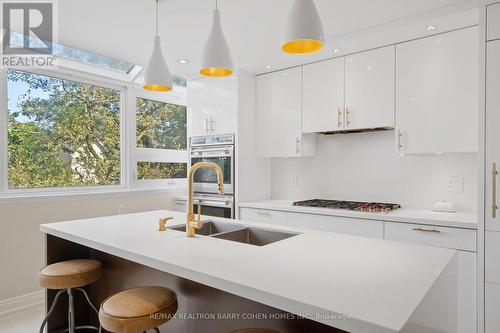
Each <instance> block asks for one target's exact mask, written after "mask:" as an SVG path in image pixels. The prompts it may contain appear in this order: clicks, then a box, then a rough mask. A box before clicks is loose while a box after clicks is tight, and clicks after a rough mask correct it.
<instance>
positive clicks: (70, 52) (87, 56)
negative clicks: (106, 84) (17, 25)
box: [10, 32, 135, 74]
mask: <svg viewBox="0 0 500 333" xmlns="http://www.w3.org/2000/svg"><path fill="white" fill-rule="evenodd" d="M10 36H11V37H10V43H11V44H13V45H18V46H22V45H23V38H29V40H30V44H31V45H40V46H43V45H44V43H43V41H41V40H40V39H38V38H34V37H31V36H25V35H23V34H21V33H18V32H13V33H11V35H10ZM52 48H53V51H52V52H53V53H54V55H56V56H58V57H61V58H64V59H67V60H71V61H76V62H80V63H85V64H88V65H93V66H98V67H100V68H103V69H106V70H112V71H117V72H120V73H123V74H128V73H130V71H132V69H133V68H134V67H135V65H134V64H131V63H128V62H125V61H121V60H117V59H114V58H110V57H106V56H103V55H100V54H96V53H92V52H88V51H83V50H79V49H76V48H72V47H68V46H65V45H62V44H57V43H53V44H52Z"/></svg>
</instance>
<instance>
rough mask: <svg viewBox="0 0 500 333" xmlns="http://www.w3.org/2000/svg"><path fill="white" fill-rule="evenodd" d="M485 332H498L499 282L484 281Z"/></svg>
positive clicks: (499, 327)
mask: <svg viewBox="0 0 500 333" xmlns="http://www.w3.org/2000/svg"><path fill="white" fill-rule="evenodd" d="M484 287H485V289H484V296H485V333H498V332H500V316H499V315H498V312H499V311H500V310H499V309H500V284H495V283H485V286H484Z"/></svg>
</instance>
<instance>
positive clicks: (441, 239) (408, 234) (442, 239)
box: [385, 222, 498, 333]
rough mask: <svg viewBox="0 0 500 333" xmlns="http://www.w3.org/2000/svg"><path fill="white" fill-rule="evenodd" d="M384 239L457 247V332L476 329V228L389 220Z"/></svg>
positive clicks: (466, 332)
mask: <svg viewBox="0 0 500 333" xmlns="http://www.w3.org/2000/svg"><path fill="white" fill-rule="evenodd" d="M385 239H388V240H394V241H401V242H409V243H417V244H423V245H430V246H436V247H445V248H451V249H455V250H458V251H457V252H458V273H457V279H458V333H474V332H476V331H477V313H476V260H477V259H476V253H475V251H476V231H475V230H469V229H460V228H448V227H439V226H428V225H417V224H408V223H395V222H386V223H385ZM495 332H498V331H495Z"/></svg>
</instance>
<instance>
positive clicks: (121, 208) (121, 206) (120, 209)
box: [118, 205, 125, 215]
mask: <svg viewBox="0 0 500 333" xmlns="http://www.w3.org/2000/svg"><path fill="white" fill-rule="evenodd" d="M118 214H120V215H123V214H125V205H118Z"/></svg>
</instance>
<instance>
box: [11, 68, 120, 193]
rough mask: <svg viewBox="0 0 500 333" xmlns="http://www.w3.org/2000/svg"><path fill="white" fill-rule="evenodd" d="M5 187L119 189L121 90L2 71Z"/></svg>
mask: <svg viewBox="0 0 500 333" xmlns="http://www.w3.org/2000/svg"><path fill="white" fill-rule="evenodd" d="M7 97H8V102H7V104H8V108H7V109H8V115H7V116H8V119H7V184H8V188H9V189H33V188H54V187H56V188H57V187H79V186H102V185H120V183H121V181H120V178H121V163H120V161H121V154H120V136H121V135H120V133H121V131H120V126H121V117H120V113H121V91H120V90H119V89H112V88H106V87H103V86H98V85H93V84H88V83H83V82H78V81H72V80H66V79H61V78H58V77H53V76H47V75H41V74H35V73H29V72H24V71H18V70H12V69H10V70H7Z"/></svg>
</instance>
